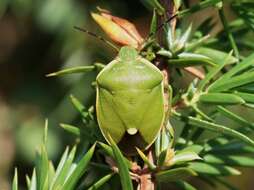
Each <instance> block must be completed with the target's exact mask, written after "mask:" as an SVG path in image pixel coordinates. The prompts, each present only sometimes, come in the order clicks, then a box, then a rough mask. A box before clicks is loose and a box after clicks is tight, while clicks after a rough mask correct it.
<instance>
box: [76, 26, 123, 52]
mask: <svg viewBox="0 0 254 190" xmlns="http://www.w3.org/2000/svg"><path fill="white" fill-rule="evenodd" d="M73 28H74V29H76V30H79V31H81V32H85V33H87V34H88V35H90V36H93V37H95V38H97V39H99V40H100V41H102V42H104V43H106V44H107V45H109V46H110V47H111V48H113V49H114V50H116V51H117V52H119V48H118V47H117V46H115V45H114V44H113V43H111V42H110V41H108V40H106V39H105V38H103V37H101V36H98V35H97V34H95V33H93V32H90V31H88V30H86V29H84V28H80V27H78V26H74V27H73Z"/></svg>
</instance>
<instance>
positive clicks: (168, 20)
mask: <svg viewBox="0 0 254 190" xmlns="http://www.w3.org/2000/svg"><path fill="white" fill-rule="evenodd" d="M177 15H178V14H175V15H173V16H171V17H170V18H168V19H167V20H166V21H165V22H163V23H161V24H160V25H159V26H158V27H157V29H156V31H155V32H151V33H150V34H149V36H148V37H147V38H151V37H152V36H154V35H156V34H157V32H158V31H159V30H160V29H161V28H163V27H164V26H165V25H166V24H167V23H169V22H170V21H171V20H173V19H174V18H175V17H176V16H177Z"/></svg>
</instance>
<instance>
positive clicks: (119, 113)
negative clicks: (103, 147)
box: [96, 46, 164, 152]
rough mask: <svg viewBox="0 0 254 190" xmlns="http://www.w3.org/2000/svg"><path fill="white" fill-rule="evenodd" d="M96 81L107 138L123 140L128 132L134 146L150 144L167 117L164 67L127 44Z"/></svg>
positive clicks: (100, 114)
mask: <svg viewBox="0 0 254 190" xmlns="http://www.w3.org/2000/svg"><path fill="white" fill-rule="evenodd" d="M96 82H97V95H96V96H97V97H96V111H97V119H98V123H99V127H100V129H101V132H102V134H103V135H104V137H105V139H106V140H108V135H110V136H111V137H112V138H113V140H114V141H115V142H116V143H119V142H120V141H122V139H124V137H125V136H128V137H129V138H127V139H126V138H125V139H126V140H127V143H128V145H129V148H130V149H133V148H134V147H133V146H137V147H139V148H141V149H146V148H147V147H149V145H151V144H152V143H153V141H154V140H155V138H156V136H157V134H158V132H159V130H160V128H161V126H162V123H163V120H164V96H163V75H162V73H161V71H160V70H159V69H158V68H157V67H156V66H154V65H153V64H152V63H151V62H149V61H148V60H146V59H144V58H142V57H141V56H139V55H138V53H137V51H136V50H135V49H134V48H132V47H129V46H124V47H122V48H121V50H120V52H119V54H118V56H117V58H116V59H115V60H113V61H112V62H110V63H109V64H108V65H107V66H106V67H105V68H104V69H103V70H102V71H101V72H100V73H99V74H98V76H97V79H96ZM133 137H135V138H133ZM137 138H138V139H137ZM131 141H134V142H131ZM125 143H126V142H125ZM132 145H133V146H132ZM123 146H124V145H123ZM130 146H132V147H130ZM124 147H125V146H124ZM124 149H125V148H124ZM127 149H128V148H127ZM127 152H129V151H128V150H127Z"/></svg>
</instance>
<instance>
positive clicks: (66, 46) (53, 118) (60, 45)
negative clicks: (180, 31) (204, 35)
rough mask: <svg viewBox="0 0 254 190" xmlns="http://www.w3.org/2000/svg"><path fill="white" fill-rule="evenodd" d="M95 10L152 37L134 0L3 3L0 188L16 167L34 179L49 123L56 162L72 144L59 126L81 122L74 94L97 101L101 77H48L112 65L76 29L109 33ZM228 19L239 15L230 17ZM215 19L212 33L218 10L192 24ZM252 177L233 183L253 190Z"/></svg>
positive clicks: (103, 48) (108, 53)
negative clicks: (71, 69) (69, 70)
mask: <svg viewBox="0 0 254 190" xmlns="http://www.w3.org/2000/svg"><path fill="white" fill-rule="evenodd" d="M195 2H197V1H191V2H190V3H195ZM96 6H100V7H102V8H105V9H108V10H111V11H112V12H113V14H114V15H118V16H120V17H124V18H127V19H129V20H131V21H132V22H134V23H135V24H136V26H137V28H138V29H139V31H140V32H141V34H143V36H145V35H146V33H147V31H148V28H149V21H150V18H151V13H150V12H149V11H148V10H147V9H146V8H145V7H144V6H143V5H142V3H140V1H136V0H128V1H127V0H125V1H119V0H109V1H103V0H43V1H42V0H0V190H8V189H9V183H10V181H11V178H12V176H13V170H14V167H17V168H18V170H19V176H20V183H21V184H22V183H23V184H24V183H25V174H26V173H29V174H31V172H32V171H31V170H32V166H33V164H34V163H33V160H34V158H35V153H36V149H37V148H38V145H39V144H40V143H41V140H42V133H43V126H44V122H45V119H46V118H48V119H49V145H48V151H49V157H50V158H51V159H52V160H53V161H56V160H58V157H59V156H60V154H61V152H62V150H63V149H64V147H65V146H66V145H70V144H73V143H74V138H72V136H70V135H69V134H67V133H65V132H64V131H63V130H62V129H61V128H60V127H59V123H75V122H79V119H80V118H79V117H78V115H77V112H76V111H75V110H74V109H73V108H72V106H71V103H70V101H69V96H70V94H74V95H75V96H76V97H78V98H79V99H80V100H82V101H83V103H84V104H85V105H87V106H89V105H92V104H93V103H94V99H95V93H94V90H93V87H92V86H91V82H92V81H93V80H94V77H95V74H96V73H91V74H86V75H79V74H76V75H71V76H65V77H60V78H46V77H45V75H46V74H48V73H50V72H54V71H57V70H59V69H63V68H67V67H71V66H78V65H89V64H93V63H95V62H101V63H108V62H109V61H110V60H111V59H112V58H113V57H114V56H115V54H114V52H113V51H112V50H111V48H110V47H108V46H107V45H105V44H103V43H101V42H100V41H99V40H96V39H94V38H92V37H91V36H87V35H86V34H84V33H81V32H79V31H76V30H74V29H73V26H80V27H84V28H86V29H88V30H89V31H92V32H94V33H97V34H100V35H103V34H102V32H101V31H100V30H99V27H98V26H96V24H95V23H94V22H93V21H92V19H91V16H90V12H91V11H96ZM200 14H202V17H200ZM227 16H228V17H229V18H231V17H234V15H233V14H232V13H231V12H230V11H228V12H227ZM209 17H212V18H213V19H212V22H213V27H212V28H211V31H210V32H211V34H216V33H217V32H219V31H220V29H221V27H220V25H221V24H220V23H219V22H218V20H217V19H216V18H217V15H216V13H215V12H214V11H213V10H212V9H207V10H205V11H201V13H197V14H195V15H192V16H191V18H188V20H192V21H193V22H194V23H196V25H198V24H199V23H202V22H203V21H205V20H206V18H209ZM200 18H202V19H200ZM253 174H254V172H253V170H252V169H248V170H246V169H245V170H244V171H243V175H242V176H240V177H239V176H237V177H233V178H231V181H232V182H233V183H234V184H236V185H237V186H238V187H240V189H242V190H251V189H252V187H253V186H254V183H253V181H251V180H252V178H253ZM194 183H196V184H198V186H199V187H200V188H199V189H209V188H208V186H207V185H206V184H199V183H200V182H199V181H196V182H194ZM218 189H223V188H220V187H219V188H218Z"/></svg>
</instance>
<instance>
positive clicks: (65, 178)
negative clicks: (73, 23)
mask: <svg viewBox="0 0 254 190" xmlns="http://www.w3.org/2000/svg"><path fill="white" fill-rule="evenodd" d="M142 3H143V4H144V5H145V7H147V8H148V9H149V10H151V12H152V13H153V17H152V20H151V24H150V26H151V27H150V35H148V37H147V38H145V40H144V38H142V37H141V36H140V35H139V36H138V37H137V38H135V35H134V34H136V33H135V32H137V31H136V29H135V26H133V25H132V24H131V23H129V22H128V21H127V20H124V19H122V20H121V18H119V17H114V16H112V14H111V13H110V12H108V11H106V10H103V9H99V11H100V12H101V14H100V15H99V14H93V17H94V19H95V20H96V22H97V23H98V24H99V25H100V26H101V27H102V28H103V30H104V31H106V33H107V34H108V35H109V37H110V38H111V39H113V41H115V42H118V44H120V46H121V45H129V46H133V47H135V48H136V49H138V51H139V53H140V56H142V57H144V58H145V59H147V60H149V61H150V62H152V63H153V64H154V65H155V66H156V67H158V68H159V69H160V70H161V72H162V73H163V76H164V79H163V80H164V81H163V85H164V91H163V92H164V104H165V105H164V107H165V117H164V121H163V126H162V128H160V131H159V133H158V134H157V135H156V139H155V141H154V142H153V143H152V145H151V146H150V147H149V148H146V149H142V148H137V147H138V145H137V144H135V143H130V142H131V141H132V140H133V139H131V137H130V136H125V137H123V138H125V139H124V142H125V143H126V142H127V144H125V148H127V149H128V148H129V149H135V147H130V146H135V145H136V146H137V147H136V150H135V154H131V155H128V154H126V152H125V151H123V149H122V148H121V145H120V144H119V143H118V142H115V140H114V138H111V137H110V136H108V137H107V141H106V140H105V138H104V137H103V136H102V134H101V132H100V130H99V125H98V122H97V119H96V114H95V109H96V108H95V106H94V104H92V105H91V107H89V108H87V107H85V106H84V105H82V103H81V101H79V100H78V99H77V98H76V97H75V96H74V95H70V101H71V102H72V104H73V106H74V108H76V110H77V112H79V113H80V116H81V117H82V121H83V125H84V126H73V125H70V124H63V123H62V124H60V125H61V127H62V128H63V129H64V130H66V131H67V132H69V133H72V134H74V135H75V136H76V138H77V139H78V141H77V142H78V143H77V144H76V145H75V146H74V147H72V148H71V149H70V148H69V147H67V148H66V150H65V152H64V153H63V155H62V157H61V160H60V161H59V163H58V165H57V166H53V164H52V162H51V161H50V160H49V158H48V156H47V151H46V145H45V144H46V141H47V137H46V136H47V125H46V127H45V134H44V143H43V144H42V146H41V150H40V152H39V154H38V158H37V163H36V167H35V169H34V171H33V174H32V176H31V177H29V176H27V188H28V189H29V190H36V189H39V190H48V189H52V190H56V189H64V190H72V189H73V190H74V189H80V190H81V189H89V190H92V189H124V190H132V189H139V190H152V189H158V190H159V189H164V188H165V187H164V186H163V184H171V185H172V186H175V187H177V188H179V189H183V190H194V189H199V188H198V187H194V186H193V185H192V184H191V183H192V180H195V178H197V179H200V180H202V181H204V182H206V183H207V184H209V185H211V186H216V185H217V184H222V185H223V186H225V187H226V188H228V189H236V188H235V187H233V186H232V185H231V184H230V183H228V182H227V181H226V180H225V178H224V177H226V176H231V175H240V174H241V172H240V171H239V170H238V169H237V168H236V167H239V166H240V167H253V166H254V158H253V153H254V141H253V140H252V138H251V135H252V134H253V130H254V123H253V122H252V121H249V120H248V119H247V118H246V117H245V115H243V114H241V113H239V112H237V110H238V108H241V110H244V111H245V112H246V113H247V112H248V113H250V114H252V113H253V108H254V95H253V92H254V90H253V86H254V72H253V66H254V53H252V52H253V45H252V44H251V43H250V42H249V41H248V40H247V37H246V35H247V34H248V35H250V34H251V35H252V36H253V29H254V15H253V14H252V13H253V11H254V9H253V7H254V3H253V2H252V1H251V0H231V1H230V2H229V5H230V6H231V8H232V10H233V11H234V12H235V14H236V15H237V17H236V18H235V20H233V21H228V20H227V18H226V17H225V13H224V11H225V10H224V6H225V4H226V3H228V1H227V2H226V1H222V0H204V1H201V2H199V3H197V4H194V5H191V6H189V5H188V3H187V1H181V0H172V1H170V0H163V1H158V0H142ZM207 8H212V9H213V10H215V11H217V12H218V18H219V19H220V20H221V23H222V26H223V30H222V31H221V32H219V33H217V34H216V35H214V36H210V35H209V33H207V29H208V28H209V27H210V26H211V24H209V23H210V20H207V22H205V23H204V24H201V25H200V26H198V27H196V28H195V29H193V27H192V24H189V25H188V27H186V28H184V27H183V26H184V23H185V18H187V16H189V15H192V14H195V13H196V12H198V11H200V10H203V9H207ZM103 19H104V20H103ZM105 19H106V20H105ZM117 19H118V20H117ZM119 20H121V22H118V21H119ZM126 23H127V25H128V26H131V27H132V28H131V29H130V30H125V29H126V28H125V26H126V25H125V24H126ZM105 25H106V26H105ZM113 26H114V27H116V28H117V27H118V28H117V32H123V33H121V36H120V37H119V35H118V33H115V31H113V29H112V28H113ZM133 27H134V29H133ZM124 32H126V33H124ZM239 33H240V34H241V35H239ZM76 35H78V34H76ZM117 35H118V36H117ZM123 36H127V37H126V39H123ZM133 36H134V37H133ZM235 36H237V38H236V37H235ZM133 38H134V41H131V40H133ZM124 40H126V41H124ZM104 41H105V40H104ZM109 45H112V44H111V43H110V44H109ZM115 47H116V49H118V46H116V45H114V48H115ZM246 50H247V51H246ZM246 52H247V53H246ZM119 64H120V63H119ZM104 67H106V63H105V64H101V63H95V64H93V65H90V66H80V67H75V68H70V69H66V70H62V71H58V72H55V73H51V74H49V75H48V76H61V75H66V74H73V73H86V72H91V71H95V72H98V73H99V72H100V71H101V70H102V69H103V68H104ZM183 83H184V84H183ZM146 107H147V106H146ZM147 109H149V106H148V107H147ZM156 116H157V114H156V113H154V117H156ZM150 119H151V120H153V118H150ZM223 121H226V122H223ZM233 126H234V127H233ZM147 130H149V129H147ZM107 142H108V143H107ZM126 146H127V147H126ZM77 147H78V148H79V149H80V150H84V151H81V152H79V153H78V154H77V151H76V149H77ZM119 147H120V148H119ZM188 178H190V180H189V179H188ZM12 189H13V190H17V189H18V173H17V171H15V176H14V179H13V186H12ZM166 189H168V188H166Z"/></svg>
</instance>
